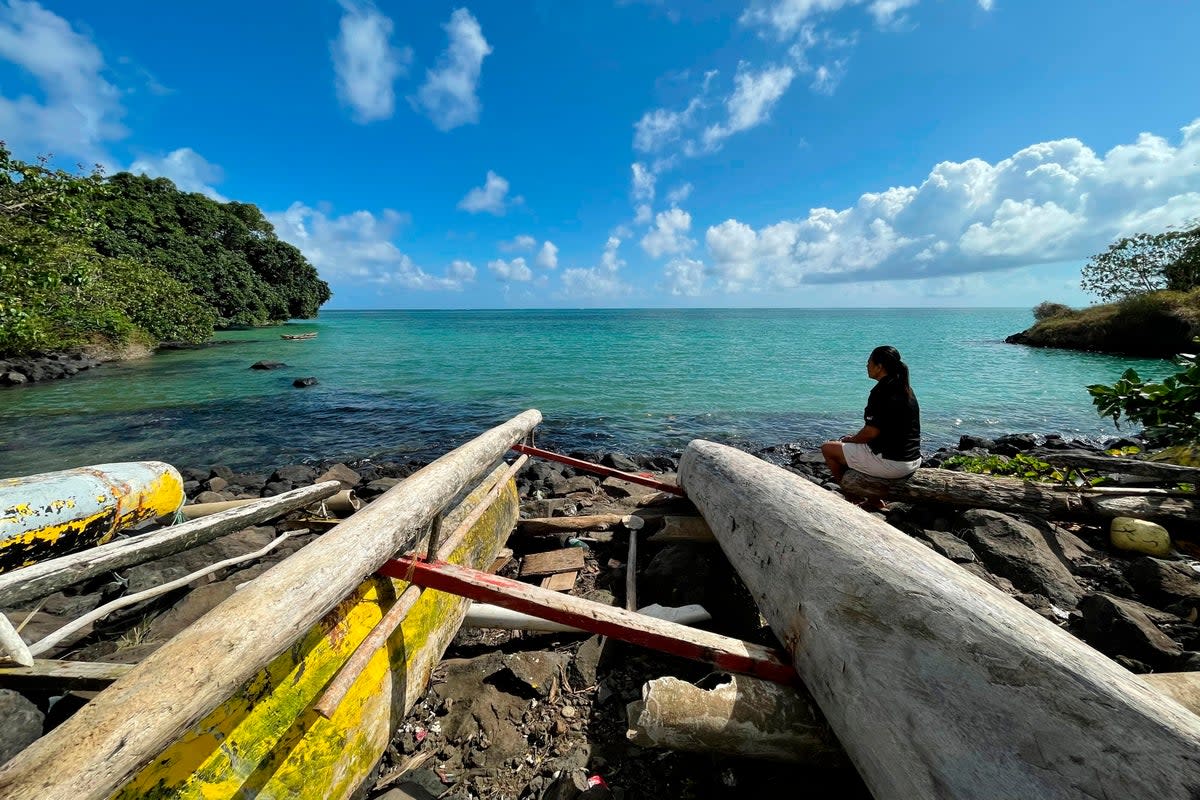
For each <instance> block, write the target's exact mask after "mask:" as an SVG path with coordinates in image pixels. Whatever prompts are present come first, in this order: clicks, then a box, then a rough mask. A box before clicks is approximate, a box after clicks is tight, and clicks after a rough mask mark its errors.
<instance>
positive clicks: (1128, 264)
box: [1080, 225, 1200, 301]
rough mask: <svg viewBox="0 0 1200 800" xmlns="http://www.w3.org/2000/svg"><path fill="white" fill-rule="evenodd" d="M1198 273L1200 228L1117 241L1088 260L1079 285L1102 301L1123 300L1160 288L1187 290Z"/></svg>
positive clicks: (1198, 226)
mask: <svg viewBox="0 0 1200 800" xmlns="http://www.w3.org/2000/svg"><path fill="white" fill-rule="evenodd" d="M1198 273H1200V225H1197V226H1194V227H1192V228H1191V229H1190V230H1182V231H1165V232H1163V233H1158V234H1149V233H1139V234H1135V235H1133V236H1127V237H1125V238H1124V239H1120V240H1119V241H1117V242H1115V243H1114V244H1111V245H1109V246H1108V249H1107V250H1105V251H1104V252H1103V253H1099V254H1097V255H1094V256H1092V257H1091V258H1090V259H1089V260H1088V263H1087V264H1086V265H1085V266H1084V268H1083V278H1082V280H1081V281H1080V284H1081V286H1082V287H1083V289H1084V291H1087V292H1091V293H1092V294H1095V295H1097V296H1098V297H1099V298H1100V299H1101V300H1108V301H1113V300H1124V299H1126V298H1128V297H1133V296H1135V295H1139V294H1146V293H1147V292H1156V291H1159V290H1161V289H1174V290H1176V291H1187V290H1188V289H1190V288H1192V287H1193V286H1195V285H1197V278H1198V277H1200V276H1198Z"/></svg>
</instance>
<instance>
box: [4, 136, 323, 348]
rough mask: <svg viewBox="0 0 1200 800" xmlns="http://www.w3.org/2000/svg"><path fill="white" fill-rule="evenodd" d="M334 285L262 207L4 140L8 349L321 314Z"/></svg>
mask: <svg viewBox="0 0 1200 800" xmlns="http://www.w3.org/2000/svg"><path fill="white" fill-rule="evenodd" d="M329 297H330V292H329V286H328V284H326V283H325V282H324V281H322V280H321V279H320V277H319V276H318V275H317V271H316V269H315V268H314V267H313V266H312V265H311V264H310V263H308V261H307V260H306V259H305V258H304V256H303V255H302V254H301V253H300V251H299V250H297V249H296V248H295V247H293V246H292V245H290V244H288V243H286V242H283V241H280V240H279V239H278V238H277V237H276V236H275V231H274V229H273V228H272V226H271V224H270V223H269V222H268V221H267V219H266V218H265V217H264V216H263V214H262V212H261V211H260V210H259V209H258V207H256V206H254V205H251V204H248V203H238V202H229V203H220V202H217V201H215V200H212V199H211V198H208V197H205V196H204V195H201V194H197V193H190V192H182V191H180V190H179V189H177V188H176V187H175V185H174V184H173V183H172V182H171V181H169V180H167V179H165V178H148V177H145V176H139V175H131V174H129V173H127V172H122V173H118V174H116V175H113V176H111V177H109V178H105V177H104V176H103V175H102V174H100V172H99V171H98V170H97V171H93V172H92V173H90V174H72V173H68V172H64V171H62V170H58V169H54V168H52V167H51V165H50V164H49V162H48V161H47V160H45V159H40V160H38V161H37V162H33V163H30V162H23V161H19V160H17V159H14V158H12V156H11V154H10V153H9V152H8V150H7V149H6V148H4V146H3V144H2V143H0V354H15V353H21V352H25V351H28V350H33V349H41V350H52V349H62V348H67V347H72V346H78V345H82V344H88V343H118V344H119V343H124V342H127V341H130V340H139V341H142V342H144V343H146V344H151V345H153V344H157V343H159V342H162V341H185V342H198V341H203V340H204V339H206V338H208V337H209V336H211V335H212V332H213V329H214V327H225V326H242V325H265V324H269V323H272V322H282V321H284V320H287V319H292V318H306V317H313V316H315V315H316V313H317V311H318V309H319V308H320V307H321V305H322V304H323V303H325V302H326V301H327V300H328V299H329Z"/></svg>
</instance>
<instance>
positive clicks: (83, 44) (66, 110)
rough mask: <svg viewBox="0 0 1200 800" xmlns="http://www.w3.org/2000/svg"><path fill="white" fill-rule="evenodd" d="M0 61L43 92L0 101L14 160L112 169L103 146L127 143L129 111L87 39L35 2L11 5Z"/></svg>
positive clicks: (1, 19) (1, 16) (2, 22)
mask: <svg viewBox="0 0 1200 800" xmlns="http://www.w3.org/2000/svg"><path fill="white" fill-rule="evenodd" d="M0 59H4V60H5V61H9V62H11V63H13V64H15V65H16V66H18V67H20V68H21V70H23V71H24V72H25V73H27V74H28V75H31V76H33V78H34V80H36V81H37V84H38V87H39V89H40V96H34V95H32V94H21V95H17V96H13V95H9V94H7V93H6V94H5V95H3V96H0V131H3V132H4V133H3V138H4V139H5V140H6V141H7V143H8V146H9V147H10V148H11V149H12V150H13V151H14V152H16V153H17V154H19V155H25V156H26V157H29V156H32V155H34V154H35V153H39V152H40V153H45V152H52V153H57V154H58V155H70V156H74V157H76V158H80V159H83V160H86V161H91V162H94V163H108V162H109V159H108V156H107V153H106V151H105V143H107V142H111V141H115V140H117V139H121V138H123V137H124V136H125V135H126V133H127V131H126V129H125V127H124V126H123V125H122V124H121V118H122V117H123V116H124V114H125V109H124V108H123V106H122V105H121V92H120V90H119V89H118V88H117V87H116V86H114V85H113V84H112V83H110V82H109V81H108V79H107V78H106V77H105V74H106V72H107V67H106V66H105V62H104V56H103V54H101V52H100V49H99V48H98V47H96V45H95V44H94V43H93V42H92V41H91V40H90V39H89V38H88V37H86V36H84V35H83V34H81V33H79V32H78V31H76V30H75V29H74V28H73V27H71V24H70V23H68V22H67V21H66V20H65V19H63V18H62V17H60V16H58V15H57V14H54V13H53V12H51V11H48V10H46V9H45V8H43V7H42V6H41V5H39V4H37V3H35V2H27V0H11V2H9V3H6V4H0ZM18 85H20V84H19V83H18Z"/></svg>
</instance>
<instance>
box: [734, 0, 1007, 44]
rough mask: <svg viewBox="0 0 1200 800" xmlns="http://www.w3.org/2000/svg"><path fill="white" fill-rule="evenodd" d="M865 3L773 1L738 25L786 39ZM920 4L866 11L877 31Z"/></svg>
mask: <svg viewBox="0 0 1200 800" xmlns="http://www.w3.org/2000/svg"><path fill="white" fill-rule="evenodd" d="M867 1H868V0H773V2H762V1H761V0H760V1H759V2H756V3H754V4H752V5H751V6H750V7H749V8H747V9H746V10H745V11H743V12H742V16H741V17H740V18H739V21H740V22H741V23H742V24H743V25H747V26H750V27H757V28H763V29H767V30H770V31H773V32H774V33H775V35H776V36H777V37H778V38H779V39H780V40H783V39H789V38H791V37H792V36H794V35H796V34H797V33H800V32H802V31H803V30H804V29H805V27H806V23H808V21H809V20H811V19H814V18H816V17H820V16H823V15H829V14H834V13H836V12H838V11H841V10H842V9H843V8H848V7H850V6H858V5H862V4H864V3H866V2H867ZM918 2H920V0H871V2H870V3H869V5H868V6H867V11H869V12H870V14H871V16H872V17H873V18H874V20H875V24H876V25H879V26H880V27H888V26H889V25H892V24H893V23H895V22H897V21H898V20H899V17H898V16H897V15H898V14H899V13H900V12H902V11H903V10H904V9H906V8H911V7H913V6H915V5H917V3H918ZM979 4H980V5H981V6H983V7H984V8H985V9H988V8H990V7H991V0H979Z"/></svg>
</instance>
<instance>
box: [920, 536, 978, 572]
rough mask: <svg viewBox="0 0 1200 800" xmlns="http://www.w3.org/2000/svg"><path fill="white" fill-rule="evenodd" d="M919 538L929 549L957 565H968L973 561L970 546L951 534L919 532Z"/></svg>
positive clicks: (973, 553)
mask: <svg viewBox="0 0 1200 800" xmlns="http://www.w3.org/2000/svg"><path fill="white" fill-rule="evenodd" d="M920 537H921V538H922V539H923V540H925V541H926V542H927V543H928V544H929V546H930V547H932V548H933V549H934V550H936V551H937V552H939V553H941V554H942V555H944V556H945V557H946V558H948V559H950V560H951V561H954V562H956V563H959V564H969V563H971V562H972V561H974V560H975V551H974V550H972V549H971V546H970V545H968V544H967V543H966V542H964V541H963V540H962V539H960V538H958V537H957V536H955V535H954V534H952V533H946V532H945V531H921V533H920Z"/></svg>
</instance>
